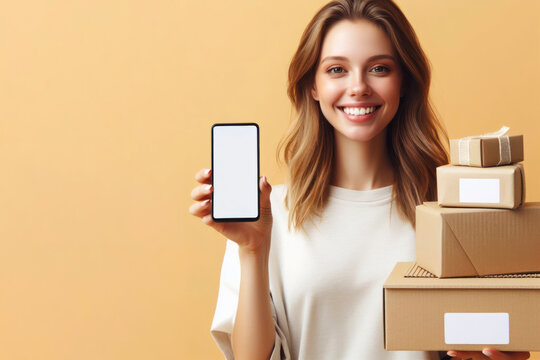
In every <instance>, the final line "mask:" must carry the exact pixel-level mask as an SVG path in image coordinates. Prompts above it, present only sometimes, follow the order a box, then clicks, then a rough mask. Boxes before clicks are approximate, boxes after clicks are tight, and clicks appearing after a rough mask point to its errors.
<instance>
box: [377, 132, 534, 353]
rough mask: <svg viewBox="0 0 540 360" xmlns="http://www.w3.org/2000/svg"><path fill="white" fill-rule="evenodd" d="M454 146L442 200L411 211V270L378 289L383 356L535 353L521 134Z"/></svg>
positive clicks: (402, 267)
mask: <svg viewBox="0 0 540 360" xmlns="http://www.w3.org/2000/svg"><path fill="white" fill-rule="evenodd" d="M506 130H507V129H501V131H500V132H499V133H494V134H488V135H483V136H479V137H468V138H464V139H458V140H451V141H450V157H451V165H445V166H441V167H439V168H438V169H437V188H438V203H436V202H426V203H424V204H423V205H419V206H418V207H417V208H416V263H398V264H397V265H396V267H395V268H394V270H393V272H392V273H391V274H390V276H389V277H388V279H387V281H386V282H385V285H384V316H385V318H384V328H385V330H384V331H385V349H387V350H425V351H428V350H482V349H483V348H485V347H486V346H491V347H495V348H497V349H499V350H503V351H535V350H540V274H538V273H540V203H525V202H524V199H525V177H524V174H523V166H522V165H521V164H518V162H519V161H522V160H523V136H522V135H517V136H507V135H504V133H505V132H506Z"/></svg>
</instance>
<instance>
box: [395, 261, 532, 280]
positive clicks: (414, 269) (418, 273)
mask: <svg viewBox="0 0 540 360" xmlns="http://www.w3.org/2000/svg"><path fill="white" fill-rule="evenodd" d="M404 276H405V277H410V278H436V276H435V275H433V274H432V273H430V272H429V271H427V270H426V269H424V268H423V267H421V266H420V265H418V264H417V263H413V264H412V265H411V267H410V268H409V269H408V270H407V272H406V273H405V275H404ZM479 277H483V278H504V279H510V278H513V279H520V278H540V273H526V274H500V275H483V276H479Z"/></svg>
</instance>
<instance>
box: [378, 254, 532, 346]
mask: <svg viewBox="0 0 540 360" xmlns="http://www.w3.org/2000/svg"><path fill="white" fill-rule="evenodd" d="M410 276H412V277H410ZM423 276H425V275H423ZM536 276H540V275H536ZM383 304H384V305H383V306H384V348H385V349H386V350H420V351H437V350H477V351H480V350H482V349H483V348H485V347H487V346H489V347H493V348H496V349H498V350H503V351H537V350H540V336H539V335H538V334H540V277H533V275H529V277H521V278H458V279H438V278H434V277H418V274H416V272H415V267H414V264H413V263H398V264H397V265H396V267H395V268H394V270H393V271H392V273H391V274H390V276H389V277H388V279H387V280H386V282H385V283H384V287H383Z"/></svg>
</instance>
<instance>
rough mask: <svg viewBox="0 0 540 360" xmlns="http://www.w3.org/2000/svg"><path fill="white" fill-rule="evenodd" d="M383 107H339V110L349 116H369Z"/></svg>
mask: <svg viewBox="0 0 540 360" xmlns="http://www.w3.org/2000/svg"><path fill="white" fill-rule="evenodd" d="M380 107H381V105H378V106H368V107H347V106H338V109H339V110H341V111H342V112H344V113H345V114H347V115H355V116H361V115H368V114H372V113H374V112H375V111H377V110H379V108H380Z"/></svg>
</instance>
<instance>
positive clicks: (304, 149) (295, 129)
mask: <svg viewBox="0 0 540 360" xmlns="http://www.w3.org/2000/svg"><path fill="white" fill-rule="evenodd" d="M359 19H366V20H369V21H371V22H372V23H374V24H375V25H377V26H378V27H379V28H380V29H382V30H383V31H384V32H385V33H386V35H387V36H388V37H389V39H390V41H391V43H392V44H393V47H394V49H395V52H396V54H397V57H398V59H399V63H400V66H401V69H402V72H403V90H404V95H403V97H402V98H401V99H400V104H399V108H398V110H397V113H396V115H395V116H394V118H393V119H392V121H391V122H390V123H389V125H388V126H387V138H386V143H387V147H388V153H389V156H390V161H391V163H392V166H393V168H394V184H393V187H392V188H393V190H392V196H393V199H394V200H395V203H396V205H397V209H398V211H399V212H400V213H401V214H402V215H404V216H405V218H406V219H408V220H409V221H410V222H411V224H412V225H413V227H414V226H415V207H416V205H418V204H421V203H422V202H423V201H427V200H435V199H436V193H437V190H436V176H435V171H436V168H437V166H440V165H444V164H447V163H448V154H447V152H446V148H445V145H447V143H448V136H447V134H446V131H445V129H444V127H443V126H442V124H441V123H440V121H439V120H438V118H437V115H436V113H435V111H434V110H433V107H432V106H431V104H430V100H429V86H430V81H431V69H430V65H429V62H428V59H427V57H426V55H425V54H424V51H423V50H422V48H421V47H420V43H419V41H418V38H417V36H416V34H415V32H414V30H413V28H412V26H411V24H410V23H409V21H408V20H407V19H406V17H405V15H404V14H403V13H402V12H401V10H400V9H399V7H398V6H397V5H396V4H395V3H394V2H393V1H392V0H334V1H331V2H330V3H328V4H327V5H325V6H323V7H322V8H321V9H320V10H319V11H318V12H317V14H316V15H315V16H314V17H313V19H312V20H311V22H310V23H309V24H308V26H307V28H306V29H305V31H304V33H303V34H302V37H301V39H300V44H299V46H298V49H297V50H296V53H295V54H294V56H293V58H292V60H291V64H290V66H289V79H288V88H287V94H288V96H289V98H290V100H291V102H292V104H293V106H294V110H295V117H294V118H293V120H292V121H291V123H290V125H289V128H288V130H287V131H286V133H285V135H284V136H283V138H282V139H281V141H280V143H279V145H278V148H277V159H278V162H279V163H280V164H281V163H282V162H281V159H280V154H281V153H283V159H284V161H285V163H286V164H287V169H288V170H287V178H286V185H287V194H286V196H285V205H286V207H287V209H288V210H289V220H288V225H289V230H290V229H291V225H292V226H294V228H295V230H297V229H298V228H301V229H302V230H304V223H305V222H306V220H310V221H312V220H313V218H312V217H313V216H319V217H320V216H321V215H322V211H323V210H324V207H325V205H326V203H327V200H328V193H329V184H330V180H331V175H332V168H333V156H334V141H335V140H334V132H333V127H332V126H331V125H330V124H329V123H328V121H327V120H326V119H325V118H324V115H323V114H322V112H321V110H320V107H319V105H318V103H317V102H316V101H315V100H314V99H313V98H312V96H311V89H312V86H313V83H314V81H315V72H316V68H317V64H318V61H319V57H320V54H321V47H322V43H323V40H324V37H325V35H326V33H327V32H328V30H329V29H330V27H331V26H332V25H334V24H335V23H337V22H338V21H341V20H352V21H354V20H359ZM443 141H444V143H443Z"/></svg>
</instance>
